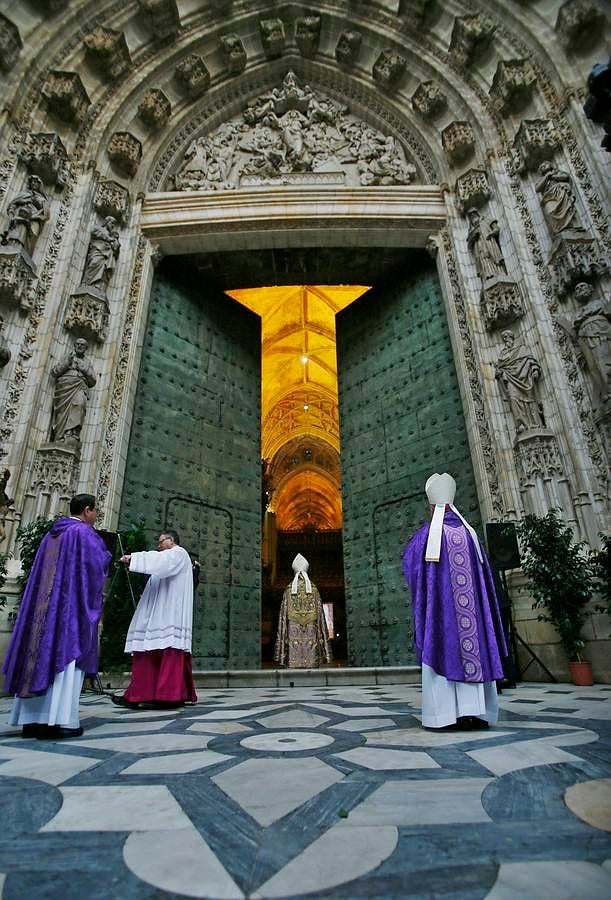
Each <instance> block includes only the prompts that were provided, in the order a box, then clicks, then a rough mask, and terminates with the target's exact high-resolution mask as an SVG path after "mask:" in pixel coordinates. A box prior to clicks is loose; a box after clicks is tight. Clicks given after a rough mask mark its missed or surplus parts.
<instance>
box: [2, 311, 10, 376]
mask: <svg viewBox="0 0 611 900" xmlns="http://www.w3.org/2000/svg"><path fill="white" fill-rule="evenodd" d="M3 331H4V320H3V319H2V318H1V317H0V369H3V368H4V367H5V366H6V364H7V363H8V362H9V360H10V358H11V351H10V350H9V348H8V344H7V343H6V341H5V340H4V335H3V333H2V332H3Z"/></svg>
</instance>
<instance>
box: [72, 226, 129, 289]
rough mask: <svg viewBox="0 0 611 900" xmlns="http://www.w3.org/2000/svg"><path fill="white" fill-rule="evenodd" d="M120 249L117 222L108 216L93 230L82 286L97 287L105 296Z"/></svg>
mask: <svg viewBox="0 0 611 900" xmlns="http://www.w3.org/2000/svg"><path fill="white" fill-rule="evenodd" d="M120 248H121V244H120V242H119V229H118V226H117V222H116V220H115V219H114V218H113V216H106V218H105V219H104V221H103V223H102V225H94V226H93V228H92V229H91V239H90V241H89V248H88V250H87V257H86V260H85V269H84V271H83V277H82V279H81V284H83V285H87V286H88V287H95V288H97V289H98V290H99V291H101V293H102V294H104V295H105V294H106V289H107V287H108V282H109V281H110V277H111V275H112V273H113V271H114V268H115V262H116V260H117V257H118V256H119V250H120Z"/></svg>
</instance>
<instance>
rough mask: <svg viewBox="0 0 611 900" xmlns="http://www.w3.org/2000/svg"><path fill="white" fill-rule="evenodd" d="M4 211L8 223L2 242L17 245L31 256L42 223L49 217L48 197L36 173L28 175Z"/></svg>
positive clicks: (10, 245) (7, 244)
mask: <svg viewBox="0 0 611 900" xmlns="http://www.w3.org/2000/svg"><path fill="white" fill-rule="evenodd" d="M6 211H7V214H8V225H7V228H6V231H5V232H4V233H3V235H2V243H3V244H4V245H6V246H9V247H19V248H21V249H22V250H23V251H24V252H25V253H27V254H28V256H29V257H31V256H32V254H33V252H34V247H35V246H36V241H37V240H38V238H39V236H40V232H41V231H42V228H43V225H44V223H45V222H46V221H47V219H48V218H49V198H48V197H47V195H46V194H45V192H44V189H43V186H42V181H41V180H40V178H39V177H38V175H30V176H29V177H28V180H27V187H26V189H25V190H23V191H22V192H21V193H20V194H17V196H16V197H13V199H12V200H11V202H10V203H9V205H8V207H7V210H6Z"/></svg>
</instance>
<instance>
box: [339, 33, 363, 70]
mask: <svg viewBox="0 0 611 900" xmlns="http://www.w3.org/2000/svg"><path fill="white" fill-rule="evenodd" d="M362 41H363V35H362V34H361V33H360V31H342V33H341V34H340V36H339V38H338V41H337V44H336V46H335V58H336V60H337V61H338V63H339V64H340V66H353V65H354V63H355V62H356V61H357V59H358V55H359V52H360V49H361V43H362Z"/></svg>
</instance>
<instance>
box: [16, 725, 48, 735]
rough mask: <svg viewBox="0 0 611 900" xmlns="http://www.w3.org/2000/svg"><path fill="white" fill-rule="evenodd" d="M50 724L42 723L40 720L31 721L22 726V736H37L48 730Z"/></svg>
mask: <svg viewBox="0 0 611 900" xmlns="http://www.w3.org/2000/svg"><path fill="white" fill-rule="evenodd" d="M48 728H49V726H48V725H41V724H39V723H38V722H31V723H28V724H27V725H22V727H21V737H22V738H37V737H38V735H39V734H43V732H45V731H47V729H48Z"/></svg>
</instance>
